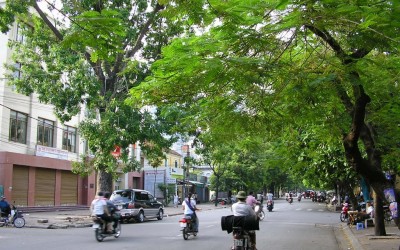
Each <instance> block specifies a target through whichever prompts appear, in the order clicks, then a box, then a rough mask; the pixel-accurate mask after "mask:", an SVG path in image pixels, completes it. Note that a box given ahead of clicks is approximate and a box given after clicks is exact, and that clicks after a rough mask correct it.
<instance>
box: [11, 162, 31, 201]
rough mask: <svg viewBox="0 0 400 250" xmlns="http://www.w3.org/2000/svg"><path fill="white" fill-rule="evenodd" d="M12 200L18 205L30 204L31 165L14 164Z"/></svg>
mask: <svg viewBox="0 0 400 250" xmlns="http://www.w3.org/2000/svg"><path fill="white" fill-rule="evenodd" d="M12 178H13V179H12V183H13V184H12V200H9V202H10V203H14V201H15V205H16V206H27V205H28V186H29V185H28V184H29V183H28V182H29V167H26V166H14V168H13V177H12Z"/></svg>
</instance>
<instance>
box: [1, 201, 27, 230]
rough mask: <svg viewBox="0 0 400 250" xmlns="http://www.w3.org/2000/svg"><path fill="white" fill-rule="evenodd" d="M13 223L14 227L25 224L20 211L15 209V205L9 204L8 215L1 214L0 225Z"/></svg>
mask: <svg viewBox="0 0 400 250" xmlns="http://www.w3.org/2000/svg"><path fill="white" fill-rule="evenodd" d="M10 225H13V226H14V227H16V228H21V227H24V226H25V219H24V216H23V215H22V212H21V211H19V210H18V209H17V207H16V206H14V205H11V214H10V216H3V214H2V216H1V218H0V227H3V226H6V227H7V226H10Z"/></svg>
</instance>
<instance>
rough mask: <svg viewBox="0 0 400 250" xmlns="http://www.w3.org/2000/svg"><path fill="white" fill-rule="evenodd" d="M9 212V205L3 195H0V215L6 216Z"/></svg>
mask: <svg viewBox="0 0 400 250" xmlns="http://www.w3.org/2000/svg"><path fill="white" fill-rule="evenodd" d="M10 214H11V207H10V204H9V203H8V201H6V197H5V196H1V200H0V216H1V217H8V216H9V215H10Z"/></svg>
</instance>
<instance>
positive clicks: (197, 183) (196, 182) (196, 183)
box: [189, 181, 204, 186]
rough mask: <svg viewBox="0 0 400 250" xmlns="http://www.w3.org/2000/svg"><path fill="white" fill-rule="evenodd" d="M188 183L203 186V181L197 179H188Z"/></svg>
mask: <svg viewBox="0 0 400 250" xmlns="http://www.w3.org/2000/svg"><path fill="white" fill-rule="evenodd" d="M189 183H191V184H193V185H196V186H204V183H203V182H198V181H189Z"/></svg>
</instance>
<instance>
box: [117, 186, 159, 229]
mask: <svg viewBox="0 0 400 250" xmlns="http://www.w3.org/2000/svg"><path fill="white" fill-rule="evenodd" d="M110 200H111V201H112V202H113V203H114V204H115V205H116V206H117V208H118V209H119V210H120V211H119V212H120V214H121V217H122V220H123V221H129V220H131V219H134V220H135V221H137V222H143V221H144V220H145V219H158V220H162V219H163V217H164V206H163V204H162V203H161V202H159V201H157V199H156V198H154V196H153V195H151V194H150V192H148V191H146V190H142V189H122V190H115V191H114V192H113V193H112V195H111V197H110Z"/></svg>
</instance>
